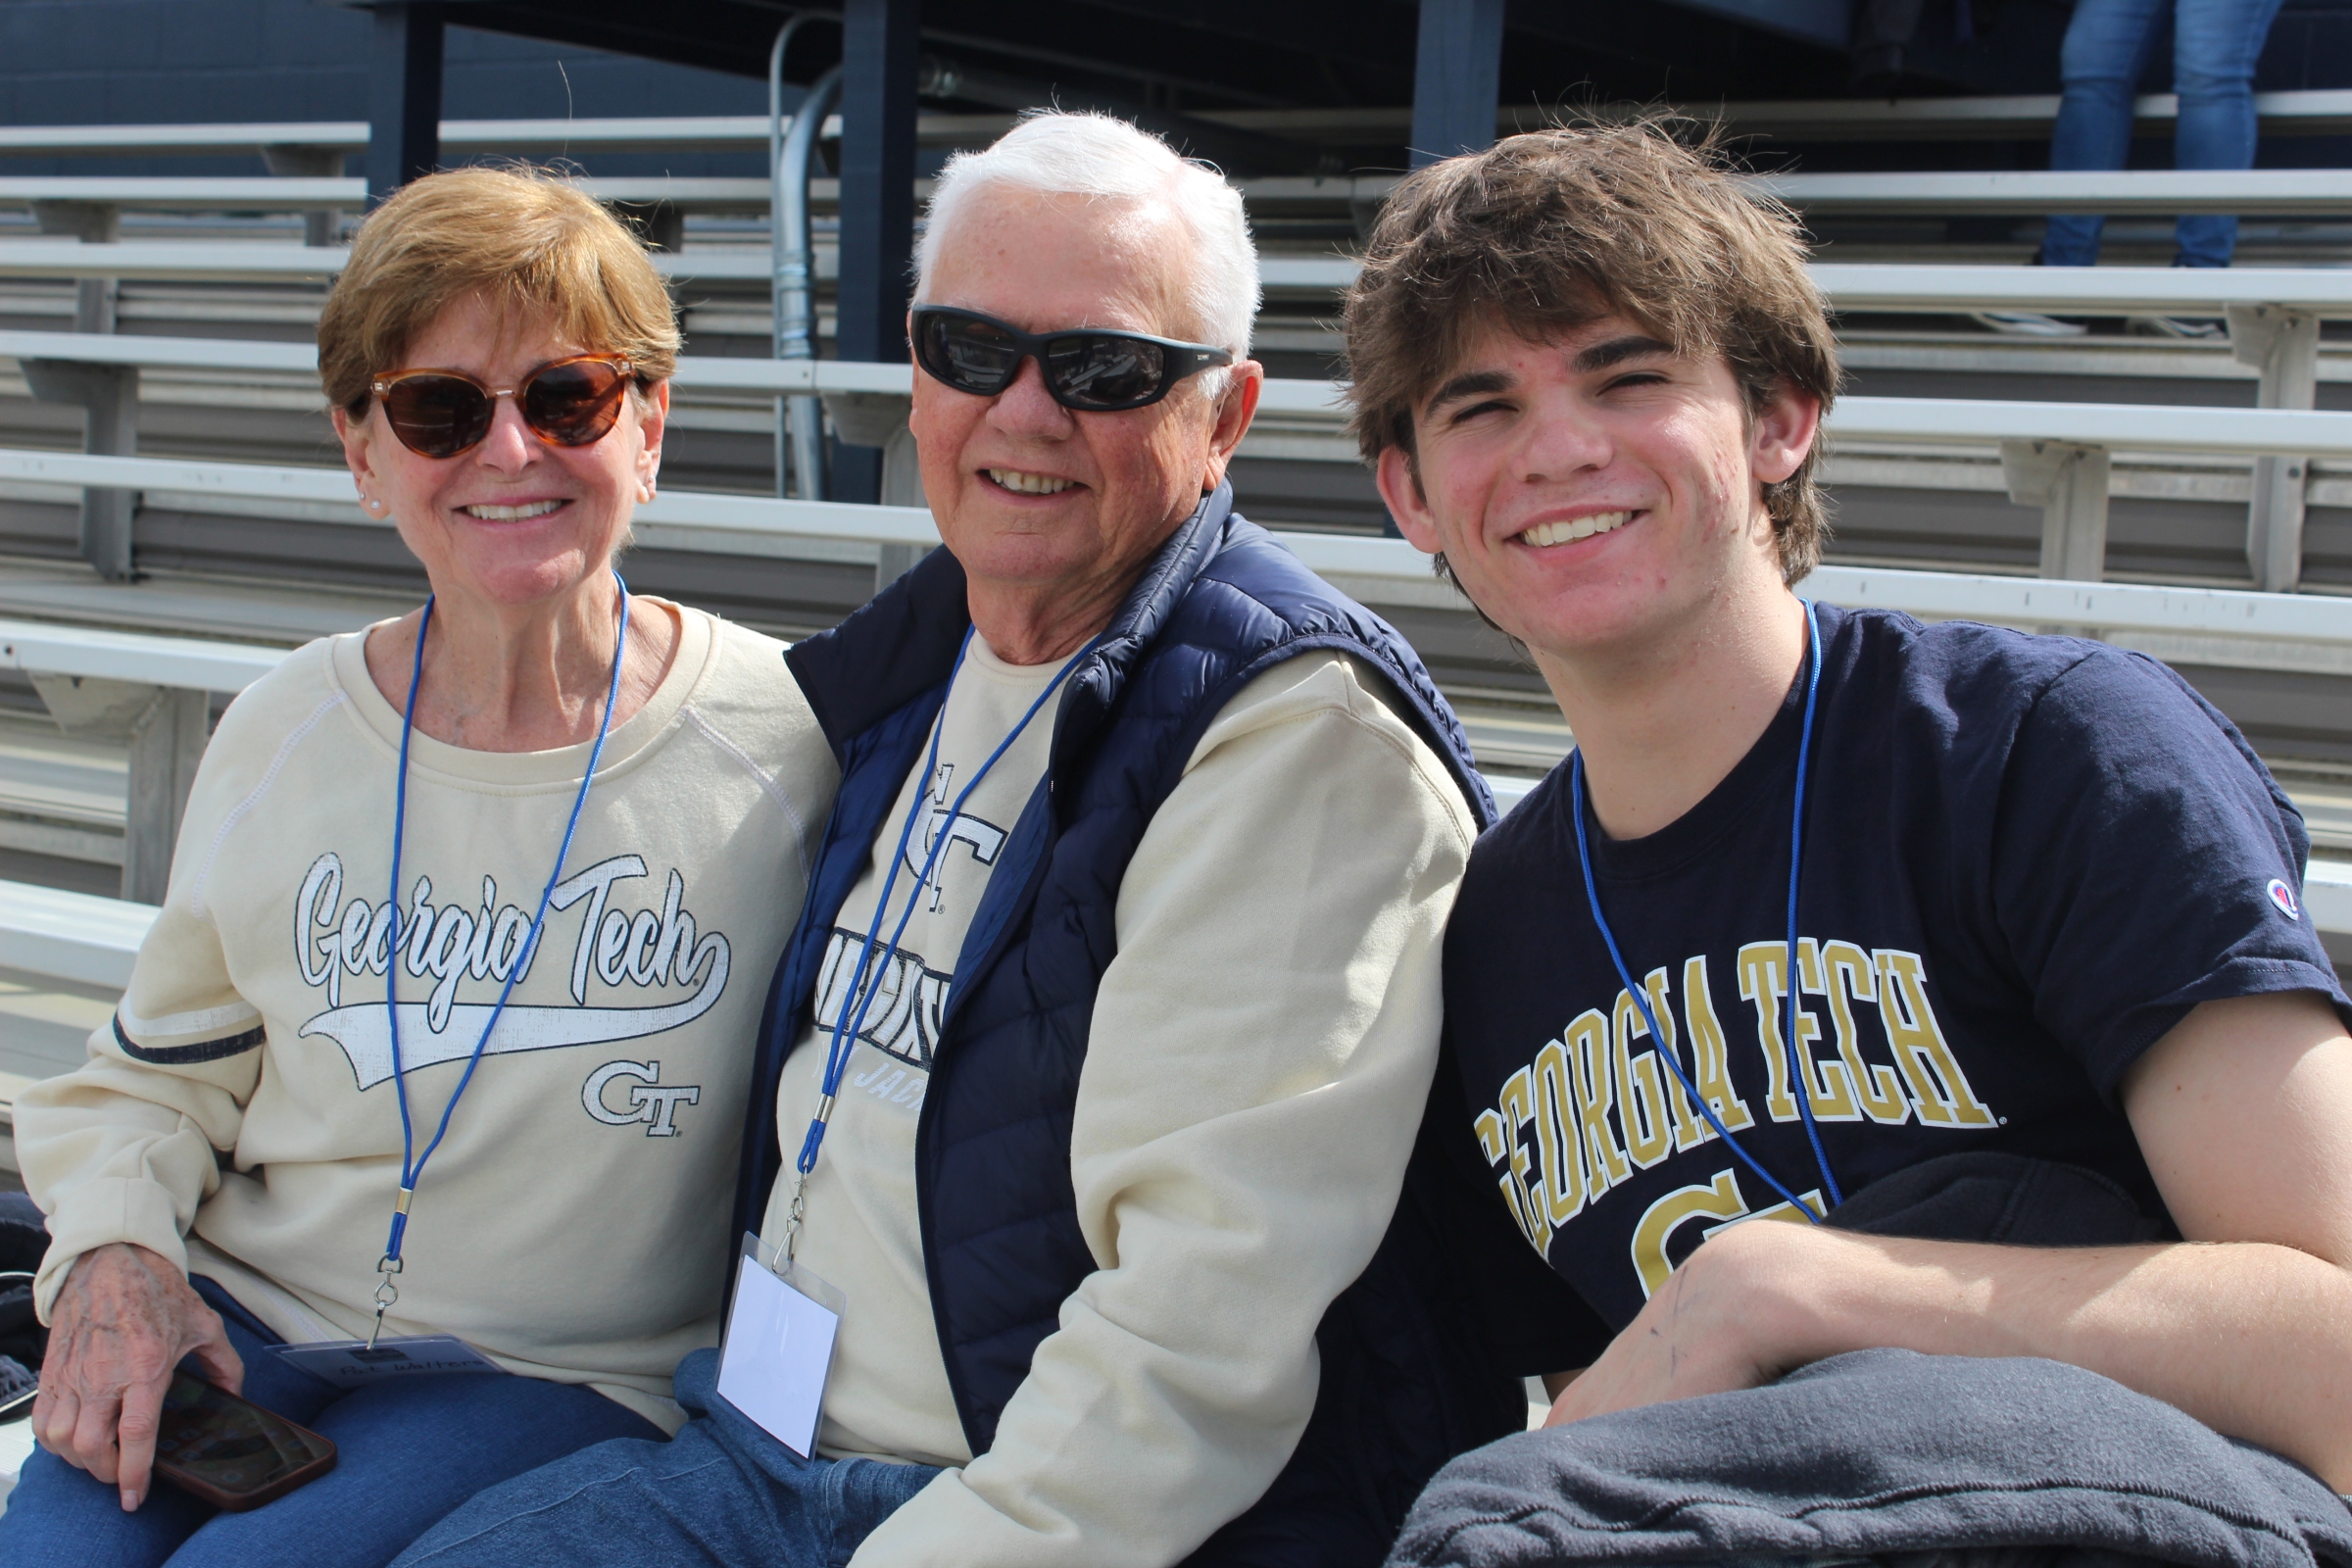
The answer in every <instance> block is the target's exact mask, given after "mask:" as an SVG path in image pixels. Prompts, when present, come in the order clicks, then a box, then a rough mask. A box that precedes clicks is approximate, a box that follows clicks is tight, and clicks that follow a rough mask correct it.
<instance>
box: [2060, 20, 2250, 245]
mask: <svg viewBox="0 0 2352 1568" xmlns="http://www.w3.org/2000/svg"><path fill="white" fill-rule="evenodd" d="M2278 4H2279V0H2076V5H2075V18H2074V21H2073V22H2072V23H2071V24H2070V25H2068V27H2067V29H2066V44H2065V48H2064V50H2063V52H2062V53H2061V55H2060V57H2059V74H2060V75H2061V76H2062V77H2063V78H2064V79H2065V82H2066V97H2065V99H2064V100H2063V101H2062V102H2061V103H2060V105H2059V108H2058V128H2057V130H2056V131H2055V133H2053V135H2052V136H2051V138H2050V167H2051V168H2052V169H2085V170H2096V169H2121V168H2123V167H2124V154H2125V152H2126V151H2127V150H2128V149H2129V148H2130V147H2131V100H2132V97H2133V95H2134V94H2136V93H2137V92H2138V90H2139V78H2140V75H2141V73H2144V72H2145V71H2146V70H2147V67H2148V61H2149V59H2150V57H2151V56H2152V55H2153V54H2154V52H2155V48H2156V38H2157V28H2158V27H2160V26H2162V25H2164V23H2165V21H2166V20H2167V18H2168V16H2169V17H2170V19H2171V21H2172V23H2173V90H2174V91H2175V92H2177V93H2179V94H2180V121H2179V122H2178V123H2177V124H2176V126H2175V129H2174V132H2173V167H2175V168H2176V169H2251V168H2253V167H2254V134H2255V124H2254V63H2255V61H2256V60H2258V59H2260V58H2261V55H2262V44H2263V40H2264V39H2265V38H2266V37H2268V36H2269V35H2270V31H2271V22H2272V20H2273V19H2274V18H2276V17H2277V16H2278ZM2104 224H2105V221H2104V220H2103V219H2099V218H2095V217H2087V216H2082V215H2072V216H2066V217H2057V218H2052V219H2051V220H2050V226H2049V232H2048V234H2047V236H2046V237H2045V238H2044V239H2043V240H2042V242H2041V260H2042V263H2043V264H2044V265H2045V266H2049V267H2089V266H2091V265H2093V264H2094V263H2096V262H2097V261H2098V259H2099V231H2100V229H2101V228H2102V227H2103V226H2104ZM2176 232H2177V234H2178V237H2179V243H2180V253H2179V255H2178V256H2177V257H2176V258H2175V260H2174V265H2175V266H2177V267H2228V266H2229V253H2230V251H2231V249H2232V248H2233V247H2234V246H2235V245H2236V243H2237V220H2236V219H2234V218H2220V217H2212V216H2206V217H2195V218H2183V219H2181V220H2180V222H2179V224H2178V225H2177V228H2176Z"/></svg>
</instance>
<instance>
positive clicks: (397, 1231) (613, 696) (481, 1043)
mask: <svg viewBox="0 0 2352 1568" xmlns="http://www.w3.org/2000/svg"><path fill="white" fill-rule="evenodd" d="M613 581H614V582H615V583H618V584H619V585H620V631H619V634H618V635H617V636H616V637H614V639H613V673H612V675H611V677H610V678H609V679H608V680H607V682H606V685H605V711H604V716H603V717H602V718H600V719H598V720H597V725H596V744H595V745H594V746H593V747H591V748H589V751H588V769H587V771H586V772H584V773H582V774H581V775H580V793H579V794H578V795H576V796H574V797H572V802H571V819H570V820H569V821H567V822H565V823H564V843H563V846H562V847H561V848H560V849H558V850H557V851H556V868H555V869H554V870H552V871H550V872H548V874H547V886H546V887H545V888H543V889H541V890H540V894H539V912H538V913H536V914H534V915H532V916H531V928H530V930H529V932H528V933H526V934H525V935H524V937H523V941H522V947H521V949H520V951H519V952H517V953H516V954H515V966H514V967H513V968H511V969H509V970H508V971H507V983H506V985H505V987H504V988H503V989H501V990H500V992H499V993H498V1005H496V1006H494V1007H492V1008H491V1009H490V1016H489V1018H488V1019H487V1020H486V1021H485V1022H484V1023H483V1024H482V1038H481V1039H479V1040H477V1041H475V1042H474V1043H473V1054H472V1055H470V1056H468V1057H467V1058H466V1072H465V1075H464V1076H463V1077H461V1078H459V1080H458V1087H457V1092H456V1093H454V1094H452V1095H451V1096H450V1097H449V1103H448V1104H446V1105H444V1106H442V1107H441V1124H440V1125H439V1126H438V1127H436V1128H434V1129H433V1141H432V1142H431V1143H429V1144H427V1145H425V1146H424V1152H423V1153H421V1154H416V1153H415V1151H416V1147H417V1134H416V1126H415V1124H414V1123H413V1122H412V1121H411V1120H410V1117H409V1080H408V1078H407V1076H406V1075H405V1074H403V1073H402V1071H401V1066H400V1008H399V1006H398V1005H395V1004H394V1002H393V996H392V992H393V982H394V981H395V980H397V979H399V978H400V955H401V951H402V949H403V948H404V947H405V946H406V945H407V941H408V936H409V933H408V931H407V930H405V929H404V928H403V926H402V925H401V923H400V846H401V839H402V837H403V834H404V831H405V829H406V828H407V826H408V815H409V739H410V737H411V736H412V735H414V734H415V733H416V731H417V692H418V691H419V690H420V689H422V687H423V685H424V634H425V633H426V632H427V631H429V630H431V629H432V624H433V601H432V599H431V598H430V597H427V598H426V600H425V601H424V614H423V616H422V618H420V619H419V620H418V621H417V659H416V662H415V663H413V664H412V665H411V666H410V668H409V705H408V708H407V710H406V711H404V712H403V713H402V714H401V719H400V773H399V776H398V778H397V780H396V781H395V783H394V784H393V788H392V901H391V909H392V914H391V918H392V920H393V921H394V925H393V928H392V932H393V934H392V939H391V954H392V962H391V963H390V964H389V965H387V966H386V967H385V969H384V1013H385V1016H386V1019H387V1021H389V1023H390V1024H391V1026H392V1087H393V1090H394V1092H395V1094H396V1095H397V1096H398V1098H399V1101H400V1196H399V1197H398V1198H396V1199H394V1200H393V1203H392V1235H391V1237H390V1239H389V1240H387V1241H386V1242H385V1243H384V1256H383V1260H382V1261H381V1262H379V1263H377V1264H376V1265H375V1269H376V1272H377V1273H378V1274H380V1275H382V1276H383V1281H382V1283H381V1284H379V1285H377V1286H376V1288H375V1334H381V1333H382V1332H383V1328H384V1313H385V1311H386V1310H387V1309H388V1308H390V1306H391V1305H392V1303H393V1302H394V1301H397V1300H399V1299H400V1288H399V1287H398V1286H396V1285H394V1284H393V1283H392V1276H393V1275H395V1274H398V1273H399V1272H401V1268H402V1264H401V1257H400V1245H401V1241H402V1239H403V1238H404V1237H405V1236H406V1235H407V1234H408V1229H409V1204H410V1203H411V1202H413V1201H415V1200H416V1197H417V1182H418V1181H419V1180H420V1179H422V1177H423V1175H424V1162H425V1161H426V1160H428V1159H430V1158H432V1157H433V1151H434V1150H436V1149H439V1148H440V1147H441V1140H442V1139H443V1138H445V1137H447V1136H448V1135H449V1118H450V1115H451V1113H452V1112H454V1111H455V1110H456V1109H457V1108H458V1102H459V1101H460V1100H463V1099H464V1098H465V1096H466V1086H467V1085H468V1084H470V1083H472V1082H473V1070H474V1069H475V1068H476V1067H479V1066H480V1065H481V1064H482V1053H483V1052H485V1051H487V1050H488V1049H489V1046H490V1032H491V1031H492V1030H493V1029H496V1028H497V1027H498V1020H499V1016H500V1014H502V1013H504V1012H505V1011H506V1010H507V999H508V998H509V997H511V996H513V995H514V994H515V981H517V980H519V979H520V978H521V977H522V972H523V970H525V969H527V968H529V967H530V966H531V955H532V954H533V953H534V952H536V951H537V949H538V947H539V934H540V930H541V928H542V927H543V926H544V925H545V924H546V922H547V906H548V901H549V900H550V899H552V898H554V897H555V894H556V884H557V883H558V882H559V881H561V880H563V876H564V860H565V859H566V858H568V857H569V856H570V854H571V836H572V834H573V833H574V832H576V831H577V830H578V828H579V825H580V809H581V808H582V807H584V806H586V805H587V804H588V786H589V785H591V784H593V783H594V782H595V781H596V766H597V763H598V761H599V760H602V759H603V757H604V755H605V737H606V736H607V735H609V734H611V733H612V732H613V704H614V703H615V702H616V701H618V699H619V697H620V659H621V655H622V654H623V653H625V652H626V651H627V649H628V646H629V585H628V584H627V583H626V582H625V581H623V580H622V578H621V575H620V573H619V572H617V571H615V572H614V573H613ZM412 1154H415V1157H414V1158H413V1159H412V1157H411V1156H412ZM375 1334H370V1335H368V1345H369V1346H370V1347H372V1346H373V1345H374V1344H375Z"/></svg>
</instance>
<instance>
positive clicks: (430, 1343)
mask: <svg viewBox="0 0 2352 1568" xmlns="http://www.w3.org/2000/svg"><path fill="white" fill-rule="evenodd" d="M271 1348H273V1349H274V1350H276V1351H277V1353H278V1355H279V1356H280V1357H282V1358H283V1359H284V1360H286V1361H288V1362H290V1363H291V1364H293V1365H295V1366H298V1367H300V1368H302V1370H304V1371H305V1372H308V1373H311V1374H312V1375H313V1376H315V1377H321V1378H324V1379H325V1380H326V1381H327V1382H329V1383H332V1384H336V1385H338V1386H340V1387H344V1388H356V1387H358V1386H359V1385H360V1384H362V1383H375V1382H382V1381H384V1380H387V1379H391V1378H417V1377H435V1376H438V1375H440V1374H442V1373H447V1372H496V1373H499V1374H500V1375H502V1376H504V1375H505V1373H506V1368H505V1367H502V1366H500V1365H499V1364H498V1363H497V1362H495V1361H492V1360H490V1359H488V1358H487V1357H485V1356H484V1355H483V1354H482V1352H481V1351H479V1350H477V1349H475V1348H473V1347H472V1346H470V1345H467V1344H466V1342H465V1341H464V1340H461V1339H459V1338H458V1337H457V1336H456V1335H454V1334H411V1335H402V1336H398V1337H390V1336H387V1337H385V1338H383V1339H379V1340H377V1341H376V1342H375V1344H374V1345H373V1346H372V1347H370V1346H369V1345H368V1342H367V1341H366V1340H325V1341H322V1342H320V1343H319V1344H316V1345H279V1346H273V1347H271Z"/></svg>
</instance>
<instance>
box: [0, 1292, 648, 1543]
mask: <svg viewBox="0 0 2352 1568" xmlns="http://www.w3.org/2000/svg"><path fill="white" fill-rule="evenodd" d="M195 1283H196V1289H197V1291H198V1293H199V1294H200V1295H202V1296H203V1297H204V1299H205V1300H206V1301H207V1302H208V1303H210V1304H211V1305H212V1307H213V1308H214V1309H215V1310H216V1311H218V1312H219V1313H220V1314H221V1318H222V1320H223V1321H225V1322H226V1323H227V1325H228V1340H229V1343H230V1344H231V1345H233V1346H235V1347H236V1349H237V1354H238V1355H240V1356H242V1357H244V1360H245V1397H247V1398H249V1399H251V1400H252V1401H253V1402H254V1403H256V1404H258V1405H261V1406H263V1407H264V1408H266V1409H270V1410H275V1411H276V1412H277V1413H278V1414H280V1415H282V1416H285V1417H286V1418H287V1419H289V1420H293V1421H299V1422H301V1423H302V1424H303V1425H304V1426H306V1427H310V1428H312V1429H314V1430H315V1431H319V1432H322V1433H324V1434H325V1435H326V1436H327V1437H329V1438H331V1439H333V1440H334V1444H335V1447H336V1450H337V1457H336V1463H335V1468H334V1469H333V1470H332V1471H330V1472H328V1473H327V1474H326V1475H323V1476H321V1477H319V1479H318V1480H316V1481H314V1482H312V1483H311V1484H310V1485H308V1486H306V1487H303V1488H301V1489H300V1490H298V1491H295V1492H291V1493H288V1494H287V1495H285V1496H283V1497H280V1498H278V1499H277V1500H276V1501H275V1502H271V1503H265V1504H264V1505H263V1506H261V1507H259V1508H256V1509H254V1510H253V1511H252V1512H250V1513H216V1512H214V1510H213V1509H212V1508H211V1507H209V1506H207V1505H206V1504H204V1503H201V1502H198V1501H197V1500H196V1499H195V1498H193V1497H191V1496H189V1495H187V1494H185V1493H183V1492H181V1491H179V1490H178V1489H177V1488H174V1487H172V1486H170V1485H168V1484H166V1483H165V1482H162V1481H160V1480H159V1481H158V1482H156V1483H155V1486H154V1488H153V1490H152V1491H151V1492H150V1493H149V1495H148V1497H147V1500H146V1502H145V1503H143V1504H141V1505H140V1508H139V1511H138V1512H137V1513H124V1512H123V1504H122V1502H121V1501H120V1500H119V1499H118V1497H117V1495H116V1493H115V1489H114V1488H113V1487H110V1486H107V1485H105V1484H103V1483H101V1482H98V1481H93V1480H92V1479H91V1478H90V1477H89V1476H88V1475H87V1474H85V1473H84V1472H82V1471H79V1470H76V1469H74V1468H73V1466H72V1465H69V1464H67V1463H66V1462H65V1461H64V1460H63V1459H60V1458H58V1457H57V1456H56V1455H55V1454H52V1453H49V1452H47V1451H46V1450H36V1451H35V1452H34V1453H33V1455H32V1457H31V1458H29V1459H27V1460H26V1461H25V1469H24V1471H23V1473H22V1475H21V1476H20V1477H19V1479H18V1481H17V1489H16V1491H15V1492H13V1493H11V1494H10V1495H9V1497H8V1511H7V1512H6V1513H0V1563H5V1564H7V1565H8V1568H155V1565H158V1564H163V1563H170V1564H171V1565H172V1568H382V1565H383V1564H385V1563H387V1562H389V1561H391V1560H392V1558H393V1557H394V1555H396V1554H397V1553H398V1552H399V1551H400V1549H401V1548H402V1547H403V1546H405V1545H407V1544H409V1543H410V1542H412V1541H414V1540H416V1539H417V1536H418V1535H419V1534H421V1533H422V1532H423V1530H424V1529H425V1527H426V1526H427V1525H430V1524H431V1523H432V1522H433V1521H434V1520H436V1519H438V1518H440V1517H441V1516H442V1515H443V1514H445V1513H447V1512H449V1511H450V1510H451V1509H452V1508H455V1507H456V1506H457V1505H458V1504H459V1503H461V1502H464V1501H465V1500H466V1498H467V1497H469V1496H471V1495H473V1494H474V1493H475V1492H477V1491H479V1490H480V1489H481V1488H483V1487H486V1486H489V1485H491V1484H493V1483H495V1482H500V1481H504V1480H506V1479H507V1478H508V1477H509V1476H513V1475H518V1474H520V1473H521V1472H523V1471H525V1470H528V1469H530V1468H532V1467H533V1466H534V1465H541V1464H545V1463H546V1462H547V1461H549V1460H550V1459H557V1458H561V1457H562V1456H563V1455H564V1454H567V1453H570V1452H571V1451H572V1450H574V1449H576V1448H580V1447H584V1446H587V1445H589V1444H592V1443H602V1442H604V1441H605V1440H607V1439H609V1438H618V1437H639V1438H659V1437H660V1436H661V1432H660V1429H658V1428H656V1427H655V1426H653V1425H652V1424H651V1423H649V1422H647V1421H646V1420H645V1419H644V1418H643V1417H641V1416H638V1415H636V1414H634V1413H632V1412H631V1411H629V1410H627V1409H624V1408H623V1407H622V1406H620V1405H617V1404H615V1403H613V1401H612V1400H611V1399H608V1398H606V1397H604V1396H603V1395H601V1394H598V1393H596V1392H595V1391H594V1390H592V1389H584V1388H580V1387H578V1386H577V1385H573V1384H565V1383H549V1382H546V1381H544V1380H543V1379H539V1378H519V1377H492V1376H454V1377H436V1378H421V1379H418V1380H417V1381H416V1382H413V1383H395V1384H389V1385H383V1386H379V1387H375V1388H369V1389H362V1390H359V1391H356V1392H353V1393H350V1394H346V1393H344V1392H343V1391H341V1390H339V1389H336V1388H333V1387H330V1386H329V1385H327V1384H325V1383H323V1382H321V1381H319V1379H317V1378H315V1377H312V1376H311V1375H310V1374H309V1373H307V1372H301V1371H297V1370H295V1369H294V1368H293V1367H290V1366H288V1365H286V1364H285V1363H284V1362H283V1361H281V1360H279V1359H278V1357H277V1356H276V1355H274V1354H272V1353H271V1352H270V1348H269V1347H270V1346H272V1345H276V1344H279V1343H280V1341H279V1340H278V1338H277V1336H276V1335H274V1334H271V1333H270V1331H269V1330H268V1329H267V1328H264V1327H263V1326H262V1324H261V1323H260V1322H259V1321H258V1320H256V1319H255V1318H254V1317H253V1316H252V1315H251V1314H250V1313H248V1312H247V1311H245V1309H244V1308H242V1307H240V1306H239V1305H237V1303H236V1302H235V1301H234V1300H233V1299H230V1298H229V1296H228V1295H227V1293H226V1292H224V1291H222V1290H221V1288H220V1287H219V1286H217V1285H215V1284H214V1283H213V1282H212V1281H211V1280H209V1279H204V1278H202V1277H201V1276H200V1277H199V1278H198V1279H197V1280H196V1282H195Z"/></svg>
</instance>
